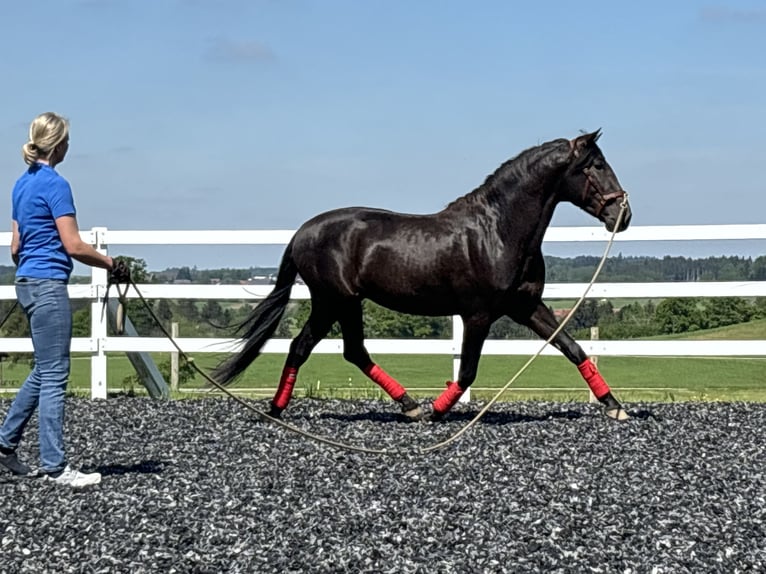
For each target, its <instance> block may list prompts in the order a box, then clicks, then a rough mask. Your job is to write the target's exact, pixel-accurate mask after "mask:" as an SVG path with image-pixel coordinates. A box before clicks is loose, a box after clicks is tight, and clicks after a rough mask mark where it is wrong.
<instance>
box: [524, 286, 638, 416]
mask: <svg viewBox="0 0 766 574" xmlns="http://www.w3.org/2000/svg"><path fill="white" fill-rule="evenodd" d="M511 318H512V319H513V320H514V321H516V322H517V323H520V324H522V325H526V326H527V327H529V328H530V329H532V330H533V331H534V332H535V333H536V334H537V335H539V336H540V337H542V338H543V339H545V340H546V341H547V340H548V338H549V337H550V336H551V335H552V334H553V332H554V331H555V330H556V329H558V327H559V324H558V322H557V321H556V317H555V316H554V315H553V313H552V312H551V310H550V309H548V307H546V306H545V305H544V304H543V302H542V301H538V302H537V304H536V305H535V306H534V309H533V310H532V313H531V314H529V315H528V316H526V317H524V316H519V315H518V314H512V315H511ZM551 344H552V345H553V346H554V347H556V348H557V349H558V350H559V351H561V353H562V354H563V355H564V356H565V357H566V358H567V359H569V360H570V361H571V362H572V363H574V364H575V365H577V369H578V370H579V371H580V374H581V375H582V377H583V379H585V382H586V383H588V387H589V388H590V390H591V392H592V393H593V395H594V396H595V397H596V398H597V399H598V400H599V402H600V403H601V404H603V405H604V409H605V412H606V415H607V416H608V417H610V418H613V419H616V420H620V421H622V420H627V419H629V418H630V417H629V416H628V413H626V412H625V409H624V408H623V407H622V405H621V404H620V402H619V401H618V400H617V399H616V398H614V395H612V391H611V390H610V389H609V385H607V384H606V381H605V380H604V378H603V377H602V376H601V373H599V372H598V369H597V368H596V365H595V364H593V361H591V360H590V359H589V358H588V356H587V355H586V354H585V351H584V350H583V348H582V347H581V346H580V345H579V344H578V343H577V341H575V340H574V339H573V338H572V337H571V336H570V335H569V333H567V332H566V331H565V330H563V329H562V330H561V331H559V333H558V334H557V335H556V337H555V338H554V339H553V340H552V341H551Z"/></svg>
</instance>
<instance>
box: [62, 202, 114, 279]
mask: <svg viewBox="0 0 766 574" xmlns="http://www.w3.org/2000/svg"><path fill="white" fill-rule="evenodd" d="M56 228H57V229H58V232H59V237H61V242H62V243H63V244H64V249H66V252H67V253H68V254H69V256H70V257H71V258H72V259H76V260H77V261H79V262H80V263H84V264H85V265H90V266H92V267H101V268H102V269H111V268H112V267H113V266H114V261H112V258H111V257H109V256H108V255H102V254H101V253H99V252H98V251H96V249H95V248H94V247H93V246H92V245H90V244H88V243H85V242H84V241H83V240H82V238H81V237H80V229H79V227H78V226H77V219H76V218H75V216H74V215H64V216H62V217H57V218H56Z"/></svg>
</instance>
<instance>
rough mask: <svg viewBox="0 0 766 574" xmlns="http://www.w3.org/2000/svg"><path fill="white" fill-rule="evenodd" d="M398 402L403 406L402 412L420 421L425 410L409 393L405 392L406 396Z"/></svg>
mask: <svg viewBox="0 0 766 574" xmlns="http://www.w3.org/2000/svg"><path fill="white" fill-rule="evenodd" d="M398 402H399V404H400V405H401V407H402V414H403V415H404V416H405V417H407V418H408V419H410V420H413V421H419V420H420V419H421V418H422V416H423V411H422V410H421V409H420V405H418V403H417V401H416V400H415V399H413V398H412V397H411V396H409V395H408V394H407V393H404V396H403V397H402V398H401V399H399V401H398Z"/></svg>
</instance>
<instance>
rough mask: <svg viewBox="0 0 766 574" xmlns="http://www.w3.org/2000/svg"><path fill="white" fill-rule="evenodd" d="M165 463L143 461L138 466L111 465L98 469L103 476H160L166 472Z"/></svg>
mask: <svg viewBox="0 0 766 574" xmlns="http://www.w3.org/2000/svg"><path fill="white" fill-rule="evenodd" d="M165 465H166V463H165V462H162V461H158V460H142V461H141V462H138V463H136V464H109V465H105V466H100V467H98V468H97V469H96V471H97V472H100V473H101V474H102V475H103V476H120V475H123V474H160V473H161V472H163V471H164V470H165Z"/></svg>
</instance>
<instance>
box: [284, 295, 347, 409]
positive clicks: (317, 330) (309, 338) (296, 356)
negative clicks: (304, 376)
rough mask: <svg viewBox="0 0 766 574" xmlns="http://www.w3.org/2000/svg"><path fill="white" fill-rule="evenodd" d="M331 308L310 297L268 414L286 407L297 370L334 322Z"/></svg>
mask: <svg viewBox="0 0 766 574" xmlns="http://www.w3.org/2000/svg"><path fill="white" fill-rule="evenodd" d="M332 308H333V305H332V304H331V303H328V302H326V301H319V300H317V299H316V298H314V299H312V301H311V315H309V319H308V321H306V324H305V325H304V326H303V329H301V332H300V333H299V334H298V336H297V337H295V339H293V341H292V343H290V351H289V353H288V354H287V359H286V360H285V366H284V369H282V376H281V377H280V379H279V387H278V388H277V392H276V394H275V395H274V398H273V399H272V400H271V410H270V411H269V416H272V417H274V418H277V417H279V416H280V415H281V414H282V411H283V410H285V409H286V408H287V404H288V403H289V402H290V397H292V394H293V388H294V387H295V381H296V380H297V378H298V370H299V369H300V368H301V366H303V364H304V363H305V362H306V360H307V359H308V358H309V355H310V354H311V351H312V350H313V349H314V347H315V346H316V344H317V343H318V342H319V341H321V340H322V339H324V338H325V337H326V336H327V333H329V332H330V327H332V324H333V323H334V322H335V319H336V315H335V313H334V312H332V311H330V310H331V309H332Z"/></svg>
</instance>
